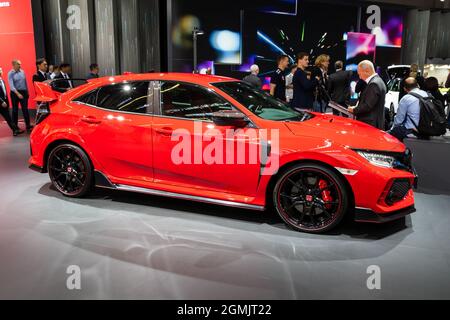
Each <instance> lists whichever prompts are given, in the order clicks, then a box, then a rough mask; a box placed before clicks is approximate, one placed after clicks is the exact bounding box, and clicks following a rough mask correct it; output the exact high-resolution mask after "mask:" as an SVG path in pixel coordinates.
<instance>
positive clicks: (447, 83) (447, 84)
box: [445, 71, 450, 88]
mask: <svg viewBox="0 0 450 320" xmlns="http://www.w3.org/2000/svg"><path fill="white" fill-rule="evenodd" d="M445 87H446V88H450V71H449V72H448V76H447V81H446V82H445Z"/></svg>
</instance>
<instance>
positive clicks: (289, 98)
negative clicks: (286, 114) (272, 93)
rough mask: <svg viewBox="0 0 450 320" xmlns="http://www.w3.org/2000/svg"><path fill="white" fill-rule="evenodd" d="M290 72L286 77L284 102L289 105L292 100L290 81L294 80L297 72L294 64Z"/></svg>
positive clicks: (291, 84) (292, 92) (292, 91)
mask: <svg viewBox="0 0 450 320" xmlns="http://www.w3.org/2000/svg"><path fill="white" fill-rule="evenodd" d="M290 70H291V72H289V74H288V75H287V76H286V101H287V102H289V103H291V102H292V99H293V98H294V85H293V83H292V80H293V79H294V74H295V72H296V71H297V65H296V64H294V65H292V66H291V68H290Z"/></svg>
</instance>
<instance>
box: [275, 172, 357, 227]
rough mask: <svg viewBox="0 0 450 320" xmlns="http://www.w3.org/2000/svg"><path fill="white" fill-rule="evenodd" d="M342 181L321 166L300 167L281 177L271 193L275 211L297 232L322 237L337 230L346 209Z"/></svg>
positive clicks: (346, 197) (346, 199) (344, 189)
mask: <svg viewBox="0 0 450 320" xmlns="http://www.w3.org/2000/svg"><path fill="white" fill-rule="evenodd" d="M348 202H349V195H348V191H347V189H346V187H345V184H344V182H343V181H342V178H341V177H339V176H338V175H337V174H336V173H335V172H333V171H332V170H330V169H328V168H327V167H325V166H322V165H320V164H299V165H296V166H294V167H292V168H290V169H289V170H287V171H286V172H285V173H284V174H282V175H281V177H280V178H279V180H278V181H277V183H276V185H275V188H274V192H273V203H274V206H275V209H276V211H277V212H278V214H279V215H280V217H281V218H282V219H283V220H284V222H286V224H287V225H288V226H289V227H291V228H293V229H295V230H298V231H302V232H308V233H322V232H326V231H329V230H331V229H332V228H334V227H336V226H337V225H338V224H339V223H340V222H341V220H342V218H343V217H344V215H345V213H346V212H347V209H348Z"/></svg>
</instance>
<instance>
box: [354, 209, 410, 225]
mask: <svg viewBox="0 0 450 320" xmlns="http://www.w3.org/2000/svg"><path fill="white" fill-rule="evenodd" d="M414 212H416V208H415V207H414V206H410V207H407V208H404V209H400V210H397V211H393V212H391V213H389V214H377V213H375V212H373V211H372V210H370V209H365V208H356V209H355V221H356V222H367V223H377V224H379V223H386V222H390V221H394V220H398V219H400V218H403V217H405V216H407V215H410V214H411V213H414Z"/></svg>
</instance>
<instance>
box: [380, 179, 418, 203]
mask: <svg viewBox="0 0 450 320" xmlns="http://www.w3.org/2000/svg"><path fill="white" fill-rule="evenodd" d="M411 188H412V185H411V180H409V179H396V180H394V182H393V183H392V186H391V189H390V190H389V192H388V194H387V196H386V199H385V202H386V204H387V205H389V206H392V205H393V204H395V203H396V202H399V201H402V200H403V199H404V198H405V197H406V195H407V194H408V192H409V190H411Z"/></svg>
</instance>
